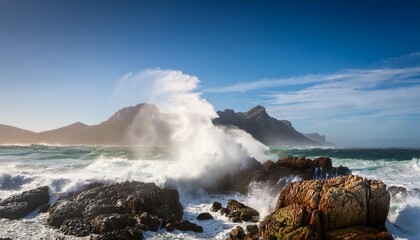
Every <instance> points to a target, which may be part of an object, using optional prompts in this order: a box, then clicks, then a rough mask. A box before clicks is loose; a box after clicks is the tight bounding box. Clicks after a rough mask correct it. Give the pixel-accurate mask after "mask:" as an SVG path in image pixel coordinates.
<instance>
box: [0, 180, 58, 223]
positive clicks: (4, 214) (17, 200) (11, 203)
mask: <svg viewBox="0 0 420 240" xmlns="http://www.w3.org/2000/svg"><path fill="white" fill-rule="evenodd" d="M49 199H50V194H49V189H48V187H47V186H43V187H38V188H35V189H33V190H29V191H25V192H22V193H20V194H17V195H14V196H11V197H9V198H7V199H5V200H3V201H1V202H0V218H8V219H19V218H22V217H24V216H26V215H28V214H29V213H31V212H32V211H34V210H35V209H37V208H39V207H41V206H42V205H44V204H47V203H48V201H49Z"/></svg>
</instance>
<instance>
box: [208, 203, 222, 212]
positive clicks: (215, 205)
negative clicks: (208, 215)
mask: <svg viewBox="0 0 420 240" xmlns="http://www.w3.org/2000/svg"><path fill="white" fill-rule="evenodd" d="M220 209H222V204H221V203H220V202H218V201H215V202H213V205H212V206H211V209H210V211H212V212H217V211H219V210H220Z"/></svg>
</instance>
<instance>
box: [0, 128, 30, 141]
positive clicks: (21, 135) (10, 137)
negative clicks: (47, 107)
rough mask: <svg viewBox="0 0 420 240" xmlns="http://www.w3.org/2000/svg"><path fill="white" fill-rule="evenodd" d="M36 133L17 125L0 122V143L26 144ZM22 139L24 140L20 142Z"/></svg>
mask: <svg viewBox="0 0 420 240" xmlns="http://www.w3.org/2000/svg"><path fill="white" fill-rule="evenodd" d="M35 135H36V133H35V132H31V131H28V130H24V129H21V128H17V127H12V126H8V125H4V124H0V144H13V143H23V144H26V143H28V142H30V141H32V139H33V138H34V137H35ZM22 140H25V141H23V142H22Z"/></svg>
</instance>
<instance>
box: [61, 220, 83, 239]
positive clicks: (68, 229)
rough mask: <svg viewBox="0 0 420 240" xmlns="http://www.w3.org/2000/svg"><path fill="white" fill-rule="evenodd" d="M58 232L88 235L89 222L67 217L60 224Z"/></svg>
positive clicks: (79, 235) (77, 235) (81, 235)
mask: <svg viewBox="0 0 420 240" xmlns="http://www.w3.org/2000/svg"><path fill="white" fill-rule="evenodd" d="M60 232H62V233H63V234H66V235H74V236H76V237H83V236H88V235H89V234H90V224H88V223H86V222H84V221H83V220H82V219H80V218H73V219H67V220H65V221H64V222H63V224H61V226H60Z"/></svg>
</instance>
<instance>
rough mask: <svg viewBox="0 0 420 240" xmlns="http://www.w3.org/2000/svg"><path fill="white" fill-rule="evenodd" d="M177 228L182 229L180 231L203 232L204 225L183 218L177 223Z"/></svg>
mask: <svg viewBox="0 0 420 240" xmlns="http://www.w3.org/2000/svg"><path fill="white" fill-rule="evenodd" d="M175 228H176V229H178V230H180V231H184V232H187V231H193V232H203V227H201V226H199V225H197V224H195V223H192V222H190V221H188V220H181V221H179V222H177V223H175Z"/></svg>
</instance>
